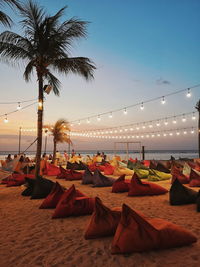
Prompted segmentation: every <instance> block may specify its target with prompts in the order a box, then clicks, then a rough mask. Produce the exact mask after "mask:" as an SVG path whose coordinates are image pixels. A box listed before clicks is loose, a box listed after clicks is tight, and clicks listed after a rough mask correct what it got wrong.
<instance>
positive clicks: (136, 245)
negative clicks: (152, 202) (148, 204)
mask: <svg viewBox="0 0 200 267" xmlns="http://www.w3.org/2000/svg"><path fill="white" fill-rule="evenodd" d="M196 241H197V238H196V236H194V235H193V234H192V233H191V232H189V231H187V230H186V229H184V228H183V227H181V226H178V225H176V224H174V223H171V222H169V221H166V220H163V219H159V218H152V219H150V218H146V217H144V216H142V215H141V214H139V213H137V212H136V211H134V210H132V209H130V208H129V207H128V206H127V205H125V204H123V206H122V215H121V220H120V222H119V224H118V227H117V230H116V233H115V236H114V239H113V242H112V253H113V254H118V253H132V252H143V251H150V250H156V249H168V248H174V247H181V246H186V245H190V244H192V243H194V242H196Z"/></svg>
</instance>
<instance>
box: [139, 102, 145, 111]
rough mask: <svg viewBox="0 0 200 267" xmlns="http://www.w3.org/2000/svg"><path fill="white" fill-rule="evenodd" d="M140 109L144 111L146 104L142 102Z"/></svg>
mask: <svg viewBox="0 0 200 267" xmlns="http://www.w3.org/2000/svg"><path fill="white" fill-rule="evenodd" d="M140 109H141V110H143V109H144V103H143V102H142V103H141V105H140Z"/></svg>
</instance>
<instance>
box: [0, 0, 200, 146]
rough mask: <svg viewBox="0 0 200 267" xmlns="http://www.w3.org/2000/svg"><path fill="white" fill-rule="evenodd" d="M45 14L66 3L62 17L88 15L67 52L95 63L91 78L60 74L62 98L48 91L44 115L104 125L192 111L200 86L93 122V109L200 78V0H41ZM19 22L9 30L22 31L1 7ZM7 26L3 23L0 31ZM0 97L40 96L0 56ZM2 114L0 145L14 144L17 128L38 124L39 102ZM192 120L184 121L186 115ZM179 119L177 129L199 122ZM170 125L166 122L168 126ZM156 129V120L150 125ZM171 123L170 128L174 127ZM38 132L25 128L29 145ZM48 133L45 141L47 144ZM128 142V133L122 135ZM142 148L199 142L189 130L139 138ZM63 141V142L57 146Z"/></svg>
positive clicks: (90, 142)
mask: <svg viewBox="0 0 200 267" xmlns="http://www.w3.org/2000/svg"><path fill="white" fill-rule="evenodd" d="M38 2H39V4H40V5H42V6H44V7H45V8H46V10H47V12H48V13H49V14H55V13H56V12H57V11H58V10H59V9H60V8H62V7H63V6H65V5H67V6H68V8H67V9H66V12H65V16H63V19H64V20H67V19H70V18H71V17H74V16H75V17H78V18H80V19H82V20H85V21H88V22H89V24H88V28H87V31H88V34H87V38H86V39H83V40H80V41H78V42H75V43H74V47H73V49H72V51H71V56H85V57H89V58H90V59H91V60H92V61H93V62H94V63H95V65H96V67H97V70H96V71H95V73H94V80H92V81H90V82H86V81H85V80H84V79H83V78H82V77H79V76H76V75H73V74H69V75H68V76H66V77H65V76H62V75H57V77H58V78H59V79H60V81H61V83H62V86H61V90H60V97H57V96H55V95H53V93H51V94H50V95H46V96H45V97H46V101H45V107H44V109H45V111H44V122H45V123H46V124H49V123H54V122H55V121H56V120H57V119H59V118H65V119H67V120H68V121H73V120H79V119H81V118H87V117H90V116H93V115H95V118H93V119H91V122H90V124H89V125H88V124H87V123H86V120H84V121H81V125H78V124H77V123H76V124H74V125H73V126H72V127H71V130H72V131H83V130H88V129H103V128H107V127H115V126H122V125H125V124H132V123H140V122H144V121H150V120H156V119H159V118H165V117H170V116H175V115H177V114H183V113H188V112H192V111H194V110H195V109H194V106H195V104H196V102H197V101H198V99H199V98H200V87H198V88H195V89H192V90H191V92H192V96H191V97H190V98H187V97H186V96H185V92H182V93H180V94H177V95H173V96H170V97H166V98H165V99H166V104H165V105H161V104H160V100H158V101H153V102H150V103H147V104H145V105H144V106H145V108H144V110H143V111H141V110H140V109H139V107H138V106H137V107H134V108H130V109H127V111H128V113H127V115H125V116H124V114H123V112H122V111H119V112H115V113H113V118H112V119H109V118H108V116H107V115H105V116H102V117H101V121H100V122H98V121H97V116H98V114H101V113H104V112H109V111H112V110H116V109H123V108H124V107H126V106H129V105H133V104H135V103H141V102H145V101H148V100H149V99H152V98H156V97H161V96H165V95H166V94H168V93H171V92H174V91H177V90H181V89H186V88H188V87H191V86H193V85H196V84H199V83H200V75H199V72H200V52H199V46H200V28H199V25H200V17H199V13H200V1H199V0H151V1H149V0H126V1H124V0H101V1H97V0H84V1H83V0H68V1H64V0H57V1H47V0H40V1H38ZM4 11H5V12H7V13H8V14H9V15H11V16H12V18H13V20H14V21H15V22H16V23H15V25H14V26H13V27H12V29H11V30H12V31H16V32H18V33H21V29H20V24H19V23H18V21H19V20H20V18H19V17H17V16H16V15H15V14H14V13H13V11H11V10H10V9H8V8H5V9H4ZM4 30H7V29H6V28H5V27H3V26H0V32H3V31H4ZM0 75H1V85H0V87H1V102H6V101H16V102H18V101H19V102H20V101H21V100H27V99H34V98H37V80H36V78H35V76H33V78H32V81H31V82H30V83H26V82H25V81H24V80H23V66H20V67H12V66H8V65H6V64H5V63H3V62H1V61H0ZM15 109H16V104H15V105H1V104H0V114H1V115H2V114H6V113H7V112H9V111H11V110H15ZM3 119H4V116H2V117H0V150H1V151H2V150H17V147H18V136H17V135H18V130H19V127H20V126H21V127H22V129H26V128H35V127H36V121H37V108H36V105H33V106H32V107H30V108H27V109H24V110H21V111H19V112H16V113H14V114H12V115H9V116H8V119H9V123H7V124H5V123H4V122H3ZM188 121H189V120H188ZM188 121H187V122H186V123H185V124H184V126H183V124H182V123H181V122H179V123H178V124H177V125H176V128H182V127H188V126H193V127H197V120H196V121H191V120H190V122H188ZM172 126H173V125H171V126H170V125H169V126H167V127H168V128H167V127H166V129H170V127H172ZM154 128H156V126H155V125H154ZM174 128H175V127H174ZM34 138H35V136H34V135H33V134H32V133H27V132H26V133H25V132H24V133H23V138H22V146H23V147H24V148H26V147H27V146H28V145H29V143H30V142H32V141H33V140H34ZM50 140H51V139H49V142H48V148H49V149H51V142H50ZM72 141H73V143H74V146H75V149H101V148H102V149H112V148H113V143H114V141H113V140H109V141H106V140H97V139H94V138H88V137H81V138H79V137H73V138H72ZM124 141H126V139H124ZM140 141H142V144H144V145H145V146H146V147H147V149H196V148H197V136H196V135H192V136H191V135H189V136H188V135H186V136H176V137H166V138H155V139H153V140H152V139H151V140H149V139H145V138H144V139H143V140H140ZM62 148H63V147H62Z"/></svg>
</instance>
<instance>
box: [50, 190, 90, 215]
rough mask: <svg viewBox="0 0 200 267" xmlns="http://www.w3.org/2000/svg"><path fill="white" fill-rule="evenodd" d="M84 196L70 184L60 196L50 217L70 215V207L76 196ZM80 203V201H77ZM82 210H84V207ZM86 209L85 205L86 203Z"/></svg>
mask: <svg viewBox="0 0 200 267" xmlns="http://www.w3.org/2000/svg"><path fill="white" fill-rule="evenodd" d="M78 197H86V196H85V195H84V194H82V193H81V192H80V191H79V190H77V189H75V186H74V185H72V186H71V187H70V188H69V189H68V190H67V191H65V192H64V194H63V195H62V197H61V198H60V200H59V202H58V204H57V206H56V209H55V212H54V214H53V216H52V218H65V217H68V216H70V215H72V208H73V204H74V201H75V199H76V198H78ZM79 203H80V202H79ZM82 208H83V211H84V207H82ZM86 209H87V205H86Z"/></svg>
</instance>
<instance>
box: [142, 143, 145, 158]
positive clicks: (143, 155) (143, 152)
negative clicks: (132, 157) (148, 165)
mask: <svg viewBox="0 0 200 267" xmlns="http://www.w3.org/2000/svg"><path fill="white" fill-rule="evenodd" d="M142 160H145V150H144V146H142Z"/></svg>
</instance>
